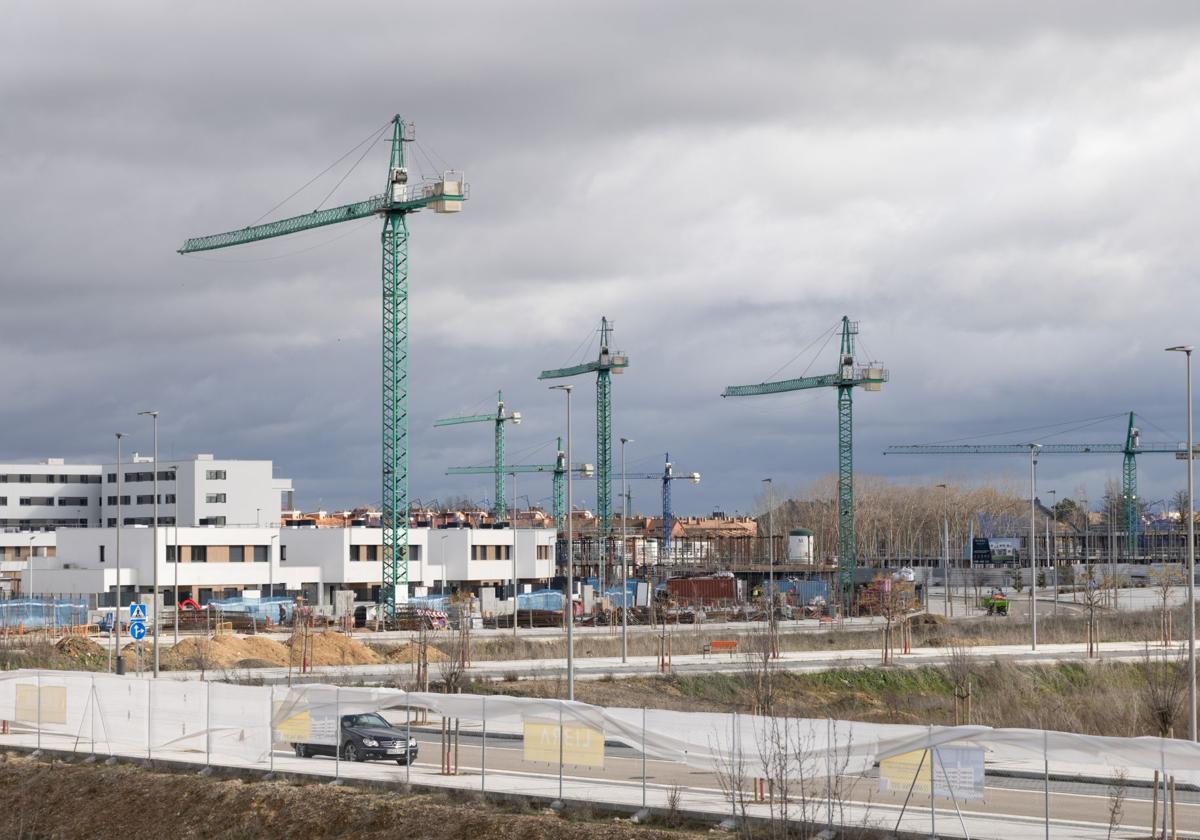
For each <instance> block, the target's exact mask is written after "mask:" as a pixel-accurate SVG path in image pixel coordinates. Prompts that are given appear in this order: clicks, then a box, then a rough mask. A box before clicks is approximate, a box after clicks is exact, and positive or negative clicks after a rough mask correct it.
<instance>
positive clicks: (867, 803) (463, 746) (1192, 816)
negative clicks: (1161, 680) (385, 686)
mask: <svg viewBox="0 0 1200 840" xmlns="http://www.w3.org/2000/svg"><path fill="white" fill-rule="evenodd" d="M413 736H414V737H415V738H417V740H418V742H419V744H420V756H419V758H418V760H417V761H416V762H415V764H414V770H423V771H427V772H434V773H436V772H439V771H440V769H441V765H440V762H439V759H438V757H439V754H440V750H441V747H442V742H441V739H440V736H439V734H438V732H436V731H434V732H429V731H421V730H416V729H414V730H413ZM482 744H483V738H482V737H481V736H480V735H479V733H477V732H468V731H462V732H460V735H459V743H458V769H459V772H460V774H466V775H472V776H478V775H479V773H480V766H481V759H482V757H483V753H484V750H483V749H482ZM486 753H487V768H488V772H493V773H494V772H505V773H521V774H527V775H529V776H531V777H537V778H539V779H540V780H541V785H539V787H542V788H547V787H549V788H552V787H553V785H554V783H555V782H556V780H557V774H558V769H557V766H555V765H549V766H548V765H546V764H543V763H535V762H527V761H525V760H524V757H523V748H522V745H521V742H520V740H517V739H515V738H513V737H511V736H509V737H495V736H489V737H488V738H487V749H486ZM277 755H287V753H282V752H279V753H277ZM307 760H308V761H319V762H326V763H332V762H333V759H331V758H312V759H307ZM375 764H377V765H378V770H377V771H376V770H373V771H372V775H377V774H382V775H383V776H392V777H394V778H396V779H397V781H402V780H403V778H404V775H405V768H404V767H399V766H396V765H394V764H390V763H379V762H376V763H375ZM642 772H643V761H642V758H641V755H640V754H639V753H637V752H636V751H635V750H633V749H630V748H628V747H625V746H615V745H609V746H606V748H605V766H604V767H603V768H580V767H569V768H567V769H566V773H567V775H568V776H569V777H570V779H572V780H573V781H576V782H579V781H587V780H589V779H594V780H605V781H608V782H617V783H624V784H626V785H629V786H633V787H635V788H636V787H640V786H641V784H642ZM645 773H646V776H645V779H646V784H647V785H649V786H654V787H657V788H664V787H665V788H671V787H674V786H679V787H681V788H687V789H689V790H690V791H693V792H707V793H709V794H711V795H713V796H717V797H722V796H727V794H723V793H722V786H721V783H720V780H719V779H718V778H717V777H716V776H715V775H713V774H712V773H710V772H708V771H702V770H696V769H693V768H690V767H687V766H685V765H682V764H677V763H674V762H665V761H657V760H654V759H647V760H646V761H645ZM1043 784H1044V782H1043V781H1042V780H1040V779H1028V778H1007V777H1002V776H990V775H989V776H988V778H987V781H986V784H985V798H984V799H983V800H981V801H980V800H975V801H961V802H958V803H957V807H958V810H959V811H961V813H962V814H963V815H964V816H967V815H977V816H979V817H994V816H997V815H999V816H1000V817H1001V818H1003V817H1004V816H1006V815H1007V816H1021V817H1026V818H1028V819H1029V820H1040V819H1043V818H1044V815H1045V813H1046V796H1045V792H1044V790H1043ZM838 787H840V788H841V789H843V790H845V791H846V793H845V800H846V802H847V803H853V804H855V805H857V806H859V807H860V808H868V807H869V808H870V809H872V811H873V813H875V815H876V817H877V818H878V819H879V820H880V821H882V822H884V823H885V824H891V823H889V822H888V816H887V815H889V814H890V815H891V816H890V820H891V821H892V822H894V820H895V819H896V816H897V815H898V814H899V810H900V809H901V807H902V806H903V805H904V800H905V791H896V792H881V791H880V790H879V782H878V778H877V777H876V776H874V775H871V776H867V777H859V776H847V777H843V778H842V779H841V780H840V782H839V784H838ZM809 789H810V790H815V791H817V793H816V795H815V798H816V799H819V800H821V802H822V804H820V805H819V806H818V811H820V812H821V813H822V814H823V813H824V812H823V807H824V805H823V802H824V792H825V790H826V783H825V780H824V778H820V779H815V780H810V782H809ZM798 794H799V791H798V790H794V791H793V795H794V796H797V795H798ZM810 795H811V794H810ZM1151 796H1152V793H1151V790H1150V789H1149V788H1148V787H1134V786H1130V787H1127V788H1126V790H1125V803H1124V809H1123V810H1124V816H1123V818H1122V820H1121V825H1122V827H1123V828H1124V829H1126V830H1128V829H1131V828H1144V829H1145V830H1146V832H1148V831H1149V828H1150V825H1151V807H1152V801H1151ZM1110 802H1111V798H1110V792H1109V790H1108V789H1107V787H1106V786H1104V785H1098V784H1094V783H1087V782H1068V781H1059V780H1051V782H1050V795H1049V813H1050V819H1051V820H1052V822H1054V823H1055V824H1058V825H1060V826H1062V825H1065V824H1072V825H1078V826H1082V827H1095V826H1097V825H1103V826H1104V827H1105V828H1107V821H1108V808H1109V804H1110ZM935 804H936V808H935V815H934V819H935V821H936V822H942V824H943V830H949V828H950V825H951V824H952V823H953V824H954V828H958V825H957V820H958V812H956V810H955V803H953V802H949V801H945V800H941V799H939V800H937V802H936V803H935ZM1160 808H1161V803H1160ZM908 811H909V812H910V813H911V814H928V813H929V797H928V796H927V795H924V796H914V797H913V798H912V800H911V801H910V802H909V804H908ZM1176 816H1177V820H1178V828H1179V829H1180V832H1181V834H1180V836H1181V837H1188V836H1200V793H1196V792H1192V791H1177V793H1176ZM1160 820H1161V815H1160ZM943 821H944V822H943ZM1118 836H1120V835H1118Z"/></svg>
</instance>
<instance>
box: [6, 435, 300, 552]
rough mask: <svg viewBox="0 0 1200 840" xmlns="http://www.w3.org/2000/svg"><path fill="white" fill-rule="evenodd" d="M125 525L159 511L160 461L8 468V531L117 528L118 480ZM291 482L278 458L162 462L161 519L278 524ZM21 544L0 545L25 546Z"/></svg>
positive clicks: (52, 462)
mask: <svg viewBox="0 0 1200 840" xmlns="http://www.w3.org/2000/svg"><path fill="white" fill-rule="evenodd" d="M118 472H120V477H121V493H120V496H121V498H120V502H121V505H120V506H121V521H122V523H123V524H125V525H149V524H151V523H152V522H153V514H154V509H153V506H154V460H153V459H152V458H149V457H146V456H144V455H137V454H136V453H135V454H134V455H133V456H132V458H130V460H129V461H127V462H125V463H123V464H121V465H120V469H119V470H118V466H117V465H116V464H115V463H109V464H67V463H66V462H64V461H63V459H61V458H50V459H48V460H46V461H44V462H42V463H40V464H0V532H2V533H5V534H9V533H12V532H15V531H53V530H55V529H57V528H97V527H101V526H107V527H113V526H115V525H116V524H117V506H118V505H117V502H118V499H117V475H118ZM291 491H292V482H291V479H287V478H275V477H274V475H273V465H272V463H271V462H270V461H236V460H228V459H217V458H215V457H213V456H212V455H194V456H191V457H188V458H182V459H174V458H172V459H161V458H160V459H159V462H158V496H159V498H158V521H159V524H162V525H173V524H175V521H176V520H177V519H178V521H179V524H181V525H275V524H276V523H278V522H279V513H280V511H281V510H282V509H283V505H282V494H283V493H290V492H291ZM23 544H24V542H23V541H22V540H20V539H16V540H14V539H6V540H2V541H0V545H5V546H19V545H23Z"/></svg>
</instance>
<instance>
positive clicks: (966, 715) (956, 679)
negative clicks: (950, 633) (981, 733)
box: [946, 639, 974, 726]
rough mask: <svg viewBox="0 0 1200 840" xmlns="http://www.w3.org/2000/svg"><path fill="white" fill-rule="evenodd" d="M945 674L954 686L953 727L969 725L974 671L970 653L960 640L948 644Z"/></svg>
mask: <svg viewBox="0 0 1200 840" xmlns="http://www.w3.org/2000/svg"><path fill="white" fill-rule="evenodd" d="M946 673H947V675H948V676H949V677H950V683H951V685H953V686H954V725H955V726H962V725H963V724H967V725H970V723H971V685H972V683H973V682H974V669H973V668H972V662H971V651H970V648H968V647H967V646H966V645H965V644H964V643H963V642H962V640H961V639H955V640H953V641H952V642H951V643H950V656H949V658H948V659H947V661H946Z"/></svg>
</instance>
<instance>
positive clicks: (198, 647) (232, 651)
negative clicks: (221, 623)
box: [160, 636, 288, 671]
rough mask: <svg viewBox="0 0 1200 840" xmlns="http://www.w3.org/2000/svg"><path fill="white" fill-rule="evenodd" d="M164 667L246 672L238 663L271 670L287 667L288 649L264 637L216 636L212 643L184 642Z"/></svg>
mask: <svg viewBox="0 0 1200 840" xmlns="http://www.w3.org/2000/svg"><path fill="white" fill-rule="evenodd" d="M160 659H161V661H162V663H163V666H164V667H166V668H169V669H171V670H173V671H195V670H206V669H208V668H245V667H249V666H246V665H241V664H239V663H242V662H246V661H248V660H254V661H257V662H260V663H264V664H261V665H258V666H256V667H263V668H270V667H280V666H284V665H287V661H288V649H287V646H286V645H281V644H280V643H279V642H274V641H271V640H270V639H264V638H263V637H261V636H247V637H242V636H215V637H213V638H211V639H203V638H200V639H197V638H190V639H183V640H182V641H180V642H179V644H177V645H175V646H174V647H173V648H171V649H170V650H169V651H168V652H167V654H166V655H165V656H162V655H161V654H160Z"/></svg>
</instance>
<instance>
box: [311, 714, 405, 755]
mask: <svg viewBox="0 0 1200 840" xmlns="http://www.w3.org/2000/svg"><path fill="white" fill-rule="evenodd" d="M340 741H341V756H342V758H343V759H344V760H345V761H372V760H378V759H382V760H384V761H395V762H396V763H397V764H408V763H410V762H412V761H416V759H417V739H416V738H409V737H408V734H407V733H406V732H405V730H404V729H401V728H400V727H398V726H392V725H391V724H390V723H388V722H387V721H386V720H384V719H383V717H382V716H380V715H378V714H376V713H375V712H370V713H368V714H362V715H342V734H341V738H340ZM292 749H294V750H295V751H296V755H297V756H299V757H300V758H308V757H309V756H313V755H333V754H334V747H333V745H332V744H292Z"/></svg>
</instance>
